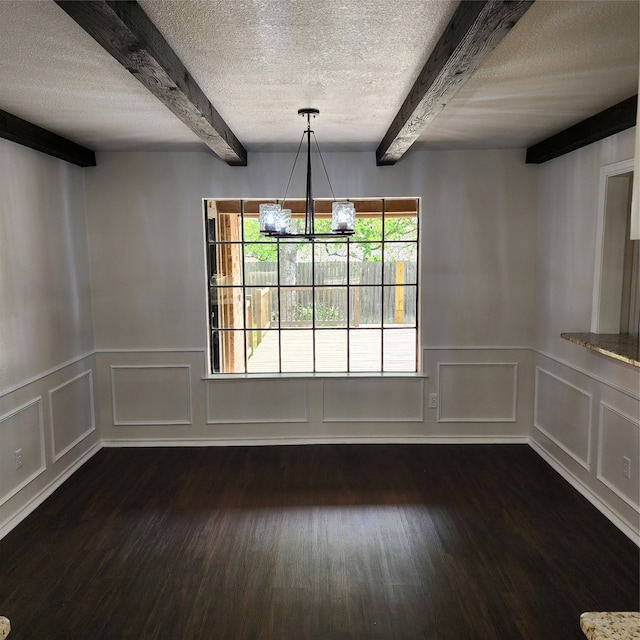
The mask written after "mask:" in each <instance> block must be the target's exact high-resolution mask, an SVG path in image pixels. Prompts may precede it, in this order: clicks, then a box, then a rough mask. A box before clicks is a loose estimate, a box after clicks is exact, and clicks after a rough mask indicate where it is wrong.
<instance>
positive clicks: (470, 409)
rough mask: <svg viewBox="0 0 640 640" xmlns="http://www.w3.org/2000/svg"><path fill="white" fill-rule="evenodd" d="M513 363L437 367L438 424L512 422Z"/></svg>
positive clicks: (515, 393) (514, 417) (515, 379)
mask: <svg viewBox="0 0 640 640" xmlns="http://www.w3.org/2000/svg"><path fill="white" fill-rule="evenodd" d="M517 398H518V363H517V362H440V363H438V422H476V423H486V422H492V423H493V422H516V421H517V415H518V407H517V404H518V400H517Z"/></svg>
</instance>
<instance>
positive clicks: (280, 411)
mask: <svg viewBox="0 0 640 640" xmlns="http://www.w3.org/2000/svg"><path fill="white" fill-rule="evenodd" d="M205 388H206V412H207V413H206V416H207V417H206V419H207V424H279V423H283V422H308V421H309V415H308V407H307V405H308V403H307V384H306V382H305V381H304V380H249V379H242V380H217V381H215V382H211V381H207V382H206V383H205Z"/></svg>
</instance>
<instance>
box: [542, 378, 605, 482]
mask: <svg viewBox="0 0 640 640" xmlns="http://www.w3.org/2000/svg"><path fill="white" fill-rule="evenodd" d="M591 406H592V396H591V394H590V393H588V392H587V391H585V390H584V389H580V388H579V387H577V386H575V385H573V384H571V383H570V382H568V381H567V380H564V379H563V378H561V377H559V376H556V375H555V374H553V373H551V372H550V371H547V370H546V369H542V368H541V367H536V376H535V394H534V417H533V424H534V427H535V428H536V429H537V430H538V431H540V433H542V434H543V435H544V436H546V437H547V438H548V439H549V440H551V442H553V443H554V444H555V445H556V446H557V447H559V448H560V449H562V451H564V452H565V453H566V454H567V455H568V456H570V457H571V458H573V460H575V461H576V462H577V463H578V464H580V465H581V466H582V467H584V468H585V469H586V470H587V471H589V470H590V468H591V424H592V415H591Z"/></svg>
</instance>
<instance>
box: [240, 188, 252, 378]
mask: <svg viewBox="0 0 640 640" xmlns="http://www.w3.org/2000/svg"><path fill="white" fill-rule="evenodd" d="M240 239H241V241H242V242H241V243H240V246H241V247H242V251H241V252H240V253H241V255H242V264H241V265H240V274H241V275H240V282H242V300H241V304H242V326H243V328H244V331H243V332H242V350H243V352H244V371H245V373H246V372H247V371H248V370H249V353H248V352H247V282H246V279H245V278H246V276H245V271H244V262H245V254H244V252H245V244H244V200H240ZM251 345H252V347H253V336H251Z"/></svg>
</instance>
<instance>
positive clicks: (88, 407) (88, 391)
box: [49, 370, 96, 462]
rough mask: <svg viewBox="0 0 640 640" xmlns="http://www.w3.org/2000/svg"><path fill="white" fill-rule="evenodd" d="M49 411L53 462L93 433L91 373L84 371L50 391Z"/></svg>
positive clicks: (93, 413) (93, 409)
mask: <svg viewBox="0 0 640 640" xmlns="http://www.w3.org/2000/svg"><path fill="white" fill-rule="evenodd" d="M49 409H50V416H51V424H50V426H51V444H52V450H53V461H54V462H56V461H57V460H59V459H60V458H61V457H62V456H64V455H65V454H66V453H68V452H69V451H70V450H71V449H73V447H75V446H76V445H77V444H78V443H79V442H81V441H82V440H84V438H86V437H87V436H88V435H89V434H90V433H92V432H93V431H95V429H96V417H95V405H94V397H93V372H92V371H91V370H89V371H85V372H84V373H81V374H79V375H77V376H75V377H74V378H71V379H70V380H67V381H66V382H63V383H62V384H61V385H58V386H57V387H54V388H53V389H51V390H50V391H49Z"/></svg>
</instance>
